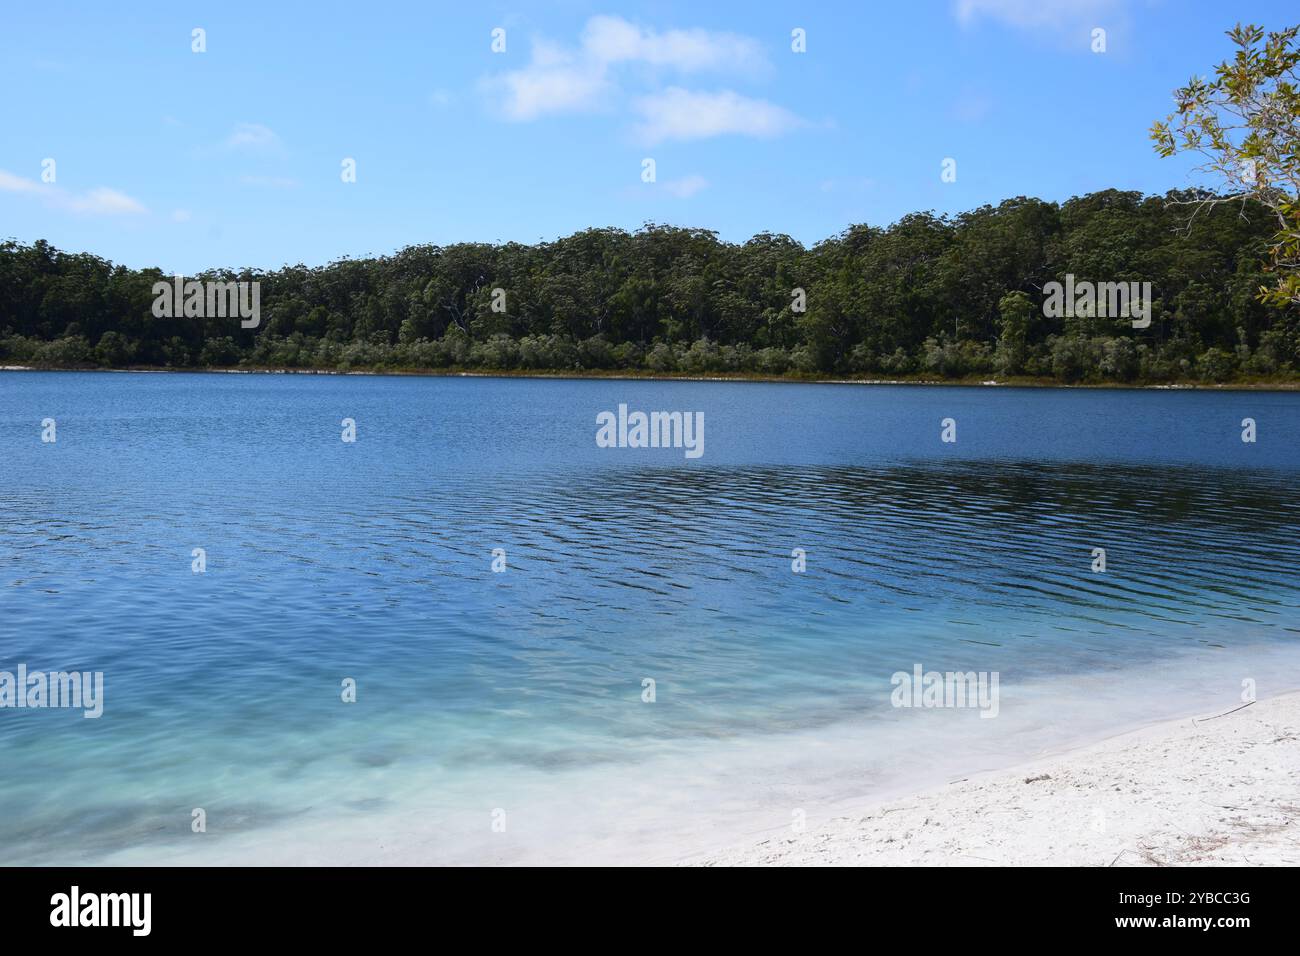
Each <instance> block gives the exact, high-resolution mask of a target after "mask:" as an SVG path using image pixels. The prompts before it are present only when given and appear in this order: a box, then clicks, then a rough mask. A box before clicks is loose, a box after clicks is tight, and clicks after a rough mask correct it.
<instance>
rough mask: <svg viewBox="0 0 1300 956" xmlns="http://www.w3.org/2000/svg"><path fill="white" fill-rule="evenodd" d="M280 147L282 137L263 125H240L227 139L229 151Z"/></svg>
mask: <svg viewBox="0 0 1300 956" xmlns="http://www.w3.org/2000/svg"><path fill="white" fill-rule="evenodd" d="M279 145H280V137H279V136H277V135H275V131H274V130H272V129H270V128H268V127H266V126H263V125H262V124H261V123H240V124H239V125H237V126H236V127H235V130H234V132H232V133H231V134H230V136H228V137H227V138H226V147H227V148H228V149H245V150H267V149H274V148H276V147H278V146H279Z"/></svg>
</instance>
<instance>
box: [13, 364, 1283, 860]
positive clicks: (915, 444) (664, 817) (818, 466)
mask: <svg viewBox="0 0 1300 956" xmlns="http://www.w3.org/2000/svg"><path fill="white" fill-rule="evenodd" d="M620 403H625V404H627V405H628V406H629V407H630V408H632V409H644V410H656V409H664V410H682V411H700V412H703V413H704V420H705V423H706V424H705V453H704V455H703V456H702V457H700V458H698V459H688V458H686V457H685V455H684V454H683V451H682V450H681V449H630V448H623V449H608V448H598V447H597V446H596V442H595V440H594V436H595V432H596V424H595V422H596V415H597V413H598V412H600V411H604V410H614V409H617V407H618V405H619V404H620ZM1247 417H1249V418H1253V419H1255V420H1256V422H1257V427H1258V432H1259V439H1258V441H1257V442H1255V443H1253V444H1248V443H1243V442H1242V441H1241V421H1242V419H1243V418H1247ZM45 418H53V419H55V420H56V422H57V428H58V441H57V442H55V443H53V444H46V443H42V442H41V440H40V438H41V422H42V420H43V419H45ZM344 418H352V419H354V420H355V421H356V423H357V441H356V442H355V443H344V442H342V441H340V431H341V427H340V421H341V420H342V419H344ZM944 418H953V419H955V420H956V423H957V437H958V440H957V442H956V443H955V444H946V443H943V442H941V441H940V431H941V425H940V422H941V420H942V419H944ZM0 454H2V455H3V461H4V467H3V469H2V470H0V594H2V596H3V605H0V670H13V669H15V668H16V667H17V665H18V663H20V662H21V663H25V664H26V665H27V666H28V667H29V668H31V669H33V670H36V669H45V670H55V669H70V668H78V669H86V670H98V671H103V672H104V675H105V685H106V691H105V705H104V706H105V709H104V716H103V717H102V718H101V719H98V720H84V719H82V718H81V717H80V715H79V714H78V713H75V712H70V711H58V710H24V711H17V710H8V709H0V764H2V765H3V768H4V778H5V786H4V787H3V788H2V789H0V845H2V846H4V847H5V850H6V852H5V854H4V859H5V860H6V861H7V862H24V861H41V860H50V861H55V860H58V861H71V862H77V861H86V862H99V861H105V862H112V861H116V860H121V859H131V860H151V859H164V858H167V859H176V858H186V855H192V856H196V857H202V858H211V859H221V860H228V861H236V860H240V859H251V858H254V857H256V858H258V859H261V858H264V856H265V854H266V853H268V852H269V853H270V855H271V856H272V857H274V858H282V859H288V860H303V861H310V860H313V859H315V857H313V856H312V853H314V852H317V851H316V850H314V849H313V847H315V846H316V845H317V844H318V843H319V840H320V839H321V834H322V833H328V834H331V835H333V836H335V837H338V838H339V839H340V841H341V844H340V845H346V846H347V847H348V850H347V851H346V852H348V853H355V854H357V855H358V856H364V855H365V854H367V853H370V852H372V851H373V852H376V853H379V855H380V858H382V854H383V853H386V852H395V851H394V850H393V847H395V846H401V845H403V844H408V845H416V846H419V847H421V848H422V849H421V853H422V854H423V856H422V857H421V858H427V859H429V860H431V861H432V860H441V859H448V860H456V861H460V860H473V859H503V858H504V859H509V858H518V859H529V858H533V857H530V856H529V854H534V855H539V858H544V857H545V856H546V854H548V853H554V852H556V850H555V848H556V847H557V846H560V845H563V846H564V847H565V851H566V852H571V853H578V854H579V855H580V853H581V850H582V847H584V846H592V847H594V846H596V845H599V846H601V847H605V848H608V849H610V851H611V852H616V853H617V852H635V851H636V848H638V847H655V848H656V849H657V850H663V851H664V852H669V851H670V849H671V847H673V846H674V845H678V844H680V847H681V849H684V850H685V849H690V846H689V845H688V844H690V843H691V841H698V840H699V839H701V838H702V837H701V834H703V833H706V832H710V831H712V830H717V831H720V830H722V829H725V827H724V826H723V824H722V823H720V822H719V820H720V818H723V817H725V818H726V819H727V821H728V825H736V826H738V825H739V823H738V821H740V820H741V819H742V818H744V820H745V821H746V825H762V824H761V822H757V823H756V821H760V819H761V818H762V815H763V814H770V815H772V818H773V819H775V820H777V821H778V822H779V821H780V819H781V814H782V813H784V814H785V816H786V817H787V818H788V809H783V808H784V807H786V806H787V805H788V803H789V801H790V800H795V799H797V800H800V801H803V802H804V803H811V804H813V805H823V804H824V805H826V806H829V805H830V804H831V803H832V802H833V801H834V800H836V799H840V798H848V797H850V796H852V795H854V794H860V793H864V792H868V791H871V790H873V789H874V788H884V787H886V786H904V785H906V783H907V782H908V781H909V780H910V779H912V774H913V771H915V772H916V773H920V772H921V770H922V769H924V770H926V771H927V772H930V773H941V772H943V771H944V770H946V769H949V768H957V767H959V766H965V765H966V764H972V765H982V764H983V763H987V762H991V761H993V762H995V761H996V759H1001V758H1008V759H1009V758H1010V757H1011V756H1014V754H1015V753H1016V752H1018V751H1024V750H1026V748H1029V747H1032V746H1040V745H1042V746H1046V745H1052V744H1055V743H1060V742H1063V741H1066V740H1068V739H1072V738H1073V737H1075V736H1078V735H1079V734H1085V733H1087V732H1092V731H1097V730H1101V729H1104V728H1107V727H1113V726H1116V725H1118V724H1121V723H1134V722H1141V721H1143V720H1147V719H1154V718H1156V717H1160V716H1171V715H1175V714H1178V713H1183V712H1185V711H1186V709H1187V708H1188V707H1189V706H1191V705H1192V704H1195V705H1197V706H1200V705H1204V706H1217V705H1218V704H1219V703H1224V704H1225V706H1231V705H1232V704H1233V703H1234V702H1235V701H1236V699H1237V696H1238V695H1239V693H1240V687H1241V681H1242V680H1243V679H1246V678H1249V679H1253V680H1256V681H1257V683H1258V686H1259V691H1260V693H1267V692H1268V691H1269V689H1270V688H1272V689H1274V690H1281V689H1289V688H1291V687H1294V686H1297V685H1300V669H1298V668H1297V667H1296V666H1295V664H1296V661H1297V659H1298V656H1297V648H1298V647H1300V614H1298V613H1297V609H1298V607H1300V574H1298V573H1297V571H1296V568H1297V557H1298V556H1300V544H1297V534H1296V532H1297V530H1298V529H1300V498H1298V497H1297V493H1296V490H1295V489H1296V479H1297V475H1298V473H1300V395H1296V394H1289V393H1271V392H1172V391H1140V392H1138V391H1089V390H1023V389H994V388H985V389H969V388H966V389H962V388H940V387H883V386H882V387H862V386H829V385H823V386H814V385H807V386H805V385H776V384H772V385H768V384H747V383H702V382H701V383H693V382H671V383H669V382H659V383H656V382H633V381H628V382H618V381H555V380H546V381H541V380H513V379H486V378H476V379H444V378H401V377H370V376H347V377H338V376H264V375H257V376H246V375H170V374H166V375H164V374H143V373H139V374H137V373H122V374H117V373H114V374H107V373H84V374H82V373H27V372H21V373H20V372H14V373H5V374H3V375H0ZM196 547H199V548H203V549H205V550H206V553H207V570H206V572H205V573H203V574H194V573H192V571H191V560H192V559H191V550H192V549H193V548H196ZM1096 547H1101V548H1105V549H1106V552H1107V566H1108V567H1107V572H1106V573H1105V574H1097V573H1094V572H1093V571H1092V570H1091V565H1092V560H1093V558H1092V549H1093V548H1096ZM495 548H502V549H504V550H505V554H506V562H507V570H506V571H505V572H504V573H501V574H497V573H493V572H492V569H491V564H492V560H493V557H492V551H493V549H495ZM795 548H802V549H804V550H805V551H806V555H807V571H806V573H803V574H795V573H793V572H792V570H791V552H792V550H793V549H795ZM918 662H919V663H922V664H923V665H924V666H925V667H926V668H927V669H938V670H962V671H968V670H975V671H997V672H998V673H999V674H1000V676H1001V684H1002V692H1003V694H1004V697H1005V703H1004V706H1003V710H1002V715H1001V716H1000V717H999V719H997V720H980V719H978V718H977V717H976V715H975V714H974V713H972V712H969V711H964V712H959V711H952V710H945V711H930V712H924V711H907V710H897V709H894V708H892V707H890V704H889V691H890V676H891V674H893V673H894V672H895V671H898V670H911V668H912V666H913V664H914V663H918ZM349 677H350V678H353V679H355V681H356V682H357V702H356V703H354V704H344V703H342V702H341V700H340V681H341V680H342V679H343V678H349ZM644 678H653V679H654V680H655V682H656V698H657V699H656V701H655V702H654V703H653V704H647V703H643V702H642V699H641V695H642V681H643V679H644ZM971 718H976V719H974V720H972V719H971ZM194 807H203V808H205V809H206V810H207V811H208V814H209V820H210V824H209V832H208V833H207V834H205V835H203V837H202V839H203V841H204V842H203V844H202V846H201V847H199V846H197V845H196V844H195V842H194V838H193V835H192V834H191V833H190V819H191V816H190V813H191V809H192V808H194ZM496 808H504V809H505V810H506V811H507V813H508V815H509V817H510V819H511V820H513V821H516V822H515V823H514V824H512V827H511V829H510V830H509V833H510V834H512V835H519V840H520V842H519V843H518V844H511V848H510V849H509V850H508V851H507V850H503V849H502V846H503V842H504V841H503V840H498V841H497V842H496V843H486V842H482V841H486V840H490V839H494V838H495V837H489V836H483V835H481V834H490V833H491V830H490V827H489V823H490V812H491V811H492V810H493V809H496ZM578 808H580V812H579V809H578ZM475 834H480V836H475ZM666 834H675V836H671V837H669V836H666ZM417 835H418V838H417ZM525 835H526V837H527V840H525V839H524V836H525ZM343 838H346V839H343ZM513 838H514V837H513V836H512V839H513ZM673 840H677V841H678V844H674V843H673ZM378 847H384V848H385V849H384V850H383V851H382V852H381V851H379V850H377V849H375V848H378ZM340 852H343V851H340ZM277 854H278V856H277ZM322 861H324V860H322Z"/></svg>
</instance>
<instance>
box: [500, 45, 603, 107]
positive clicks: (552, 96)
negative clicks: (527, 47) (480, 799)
mask: <svg viewBox="0 0 1300 956" xmlns="http://www.w3.org/2000/svg"><path fill="white" fill-rule="evenodd" d="M606 72H607V71H606V68H605V66H604V64H602V63H599V62H592V61H589V60H583V59H580V58H577V57H575V56H573V55H572V54H570V53H568V52H566V51H564V50H563V49H561V48H559V47H556V46H554V45H552V44H549V43H545V42H538V43H535V44H533V56H532V62H531V63H529V65H528V66H527V67H525V68H524V69H522V70H513V71H511V72H509V73H505V74H503V75H501V76H497V77H492V78H490V79H488V80H487V81H486V82H485V88H486V89H487V90H488V91H489V92H492V93H496V94H498V95H499V99H500V108H501V112H502V114H503V115H504V116H505V117H506V118H507V119H510V120H515V121H527V120H534V119H537V118H538V117H540V116H545V115H546V114H548V113H580V112H590V111H591V110H593V109H598V108H600V107H601V106H602V105H603V104H604V103H605V101H606V98H607V97H608V96H609V95H610V94H611V93H612V92H613V91H614V89H615V87H614V85H613V84H612V83H611V82H610V81H609V80H608V78H607V76H606Z"/></svg>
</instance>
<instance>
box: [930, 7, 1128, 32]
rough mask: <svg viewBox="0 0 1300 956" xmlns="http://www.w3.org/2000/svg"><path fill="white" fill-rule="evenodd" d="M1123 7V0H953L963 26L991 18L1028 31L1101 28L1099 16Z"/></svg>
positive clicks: (954, 10) (955, 10)
mask: <svg viewBox="0 0 1300 956" xmlns="http://www.w3.org/2000/svg"><path fill="white" fill-rule="evenodd" d="M1122 6H1123V3H1122V2H1121V0H954V3H953V13H954V14H955V15H956V17H957V20H958V21H959V22H961V23H963V24H968V23H973V22H975V21H976V20H981V19H988V20H997V21H999V22H1001V23H1005V24H1007V25H1008V26H1013V27H1018V28H1020V29H1026V30H1030V29H1045V28H1046V29H1051V30H1056V31H1065V30H1074V29H1080V28H1084V27H1093V26H1101V25H1102V24H1099V23H1098V22H1097V18H1098V17H1101V16H1104V15H1106V14H1113V13H1116V12H1117V11H1119V10H1120V9H1121V8H1122Z"/></svg>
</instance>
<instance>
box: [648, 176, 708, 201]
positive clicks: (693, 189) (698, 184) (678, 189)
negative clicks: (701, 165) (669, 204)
mask: <svg viewBox="0 0 1300 956" xmlns="http://www.w3.org/2000/svg"><path fill="white" fill-rule="evenodd" d="M659 185H660V187H662V188H663V189H664V190H665V191H666V192H667V193H668V194H669V195H670V196H676V197H677V198H678V199H690V198H691V197H692V196H694V195H695V194H696V193H698V192H701V191H703V190H705V189H707V188H708V187H709V181H708V180H707V179H705V178H704V177H703V176H701V175H700V174H699V173H692V174H691V175H689V176H683V177H682V178H681V179H668V180H665V181H664V182H662V183H660V184H659Z"/></svg>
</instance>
